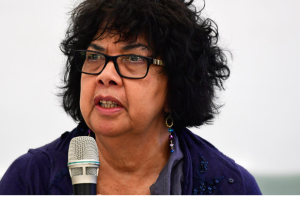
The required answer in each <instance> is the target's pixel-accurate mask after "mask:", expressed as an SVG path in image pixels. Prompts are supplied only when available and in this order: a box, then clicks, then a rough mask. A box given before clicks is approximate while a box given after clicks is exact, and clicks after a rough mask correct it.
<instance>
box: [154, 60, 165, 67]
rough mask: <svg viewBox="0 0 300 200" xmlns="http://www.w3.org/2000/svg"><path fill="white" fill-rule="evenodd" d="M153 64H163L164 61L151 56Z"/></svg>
mask: <svg viewBox="0 0 300 200" xmlns="http://www.w3.org/2000/svg"><path fill="white" fill-rule="evenodd" d="M153 64H154V65H160V66H164V65H165V63H164V62H163V61H162V60H158V59H155V58H153Z"/></svg>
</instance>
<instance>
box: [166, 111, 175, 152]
mask: <svg viewBox="0 0 300 200" xmlns="http://www.w3.org/2000/svg"><path fill="white" fill-rule="evenodd" d="M169 122H170V124H169ZM166 125H167V127H168V131H169V133H170V135H169V140H170V147H171V153H174V149H173V146H174V144H173V135H172V133H173V132H174V129H172V126H173V118H172V116H171V114H170V115H169V116H168V117H167V119H166Z"/></svg>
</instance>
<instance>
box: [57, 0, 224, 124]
mask: <svg viewBox="0 0 300 200" xmlns="http://www.w3.org/2000/svg"><path fill="white" fill-rule="evenodd" d="M192 3H193V0H191V1H188V2H185V1H184V0H85V1H83V2H82V3H80V4H79V5H78V6H77V7H76V8H75V9H74V10H73V11H72V15H71V21H70V26H69V28H68V30H67V32H66V38H65V39H64V40H63V41H62V43H61V46H60V48H61V50H62V52H63V53H64V54H65V55H66V56H67V57H68V60H67V63H66V68H65V74H64V79H63V84H64V85H63V86H62V87H61V88H62V93H61V96H62V106H63V108H64V110H65V111H66V112H67V113H68V114H69V115H70V116H71V117H72V118H73V119H74V120H75V121H80V122H83V121H84V120H83V117H82V114H81V111H80V107H79V99H80V78H81V73H80V72H78V71H77V70H76V67H75V63H74V51H75V50H78V49H87V47H88V45H89V44H90V43H91V42H92V41H93V40H94V39H95V37H96V34H97V33H98V32H99V30H101V34H100V35H97V36H98V37H100V36H104V34H105V33H107V32H109V33H114V34H117V35H119V36H120V37H119V38H120V39H119V41H128V40H130V41H135V40H136V39H137V37H138V36H140V35H142V36H143V37H144V38H145V39H146V41H147V42H148V44H149V45H150V46H151V49H152V51H153V55H154V56H159V57H160V58H161V59H162V60H163V61H164V62H165V66H164V70H163V73H165V74H166V75H167V77H168V94H167V102H168V106H169V109H170V110H171V114H172V118H173V121H174V128H182V127H193V126H196V127H197V126H201V125H203V124H204V123H210V122H212V119H213V118H214V116H215V115H216V114H217V113H218V112H219V108H220V105H218V103H216V102H215V99H216V90H217V89H220V90H223V89H224V87H223V82H224V80H226V79H227V78H228V77H229V74H230V70H229V68H228V66H227V57H226V55H225V53H224V51H223V50H222V49H221V48H220V47H218V46H217V42H218V38H219V34H218V27H217V25H216V23H215V22H214V21H212V20H211V19H209V18H204V17H202V16H200V15H201V12H202V10H201V11H197V9H196V8H195V6H193V5H192Z"/></svg>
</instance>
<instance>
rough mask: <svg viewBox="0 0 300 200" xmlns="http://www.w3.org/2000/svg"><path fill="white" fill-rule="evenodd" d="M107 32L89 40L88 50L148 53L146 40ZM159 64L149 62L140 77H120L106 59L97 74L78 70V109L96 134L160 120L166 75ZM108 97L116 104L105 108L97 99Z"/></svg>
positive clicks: (151, 124)
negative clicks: (127, 39)
mask: <svg viewBox="0 0 300 200" xmlns="http://www.w3.org/2000/svg"><path fill="white" fill-rule="evenodd" d="M117 39H118V37H116V36H115V37H113V36H109V35H108V36H107V37H105V38H104V39H98V40H95V41H93V42H92V43H91V45H90V46H89V47H88V50H93V51H98V52H101V53H104V54H106V55H110V56H116V55H121V54H136V55H141V56H146V57H151V51H150V49H149V48H147V46H148V44H147V43H146V42H145V41H144V40H143V39H142V38H138V40H137V41H136V42H135V43H127V42H117V43H115V41H116V40H117ZM161 70H162V66H157V65H154V64H151V65H150V68H149V72H148V74H147V76H146V77H145V78H143V79H127V78H122V77H120V76H119V74H118V73H117V71H116V69H115V66H114V63H113V62H112V61H110V62H109V63H108V64H107V66H106V67H105V69H104V70H103V71H102V73H101V74H99V75H87V74H82V77H81V90H80V109H81V112H82V115H83V118H84V120H85V122H86V124H87V125H88V126H89V127H90V128H91V129H92V130H93V131H94V132H95V133H97V134H101V135H106V136H118V135H120V134H124V133H126V132H136V133H141V132H143V131H145V130H149V129H150V128H151V127H152V128H153V127H155V126H157V125H158V124H159V123H160V124H161V123H163V122H164V115H165V114H164V113H165V110H166V109H167V108H166V96H167V77H166V75H165V74H163V73H160V71H161ZM100 101H101V102H102V103H103V101H112V102H115V103H117V104H118V106H117V107H113V108H105V107H103V106H104V105H103V104H100V103H99V102H100Z"/></svg>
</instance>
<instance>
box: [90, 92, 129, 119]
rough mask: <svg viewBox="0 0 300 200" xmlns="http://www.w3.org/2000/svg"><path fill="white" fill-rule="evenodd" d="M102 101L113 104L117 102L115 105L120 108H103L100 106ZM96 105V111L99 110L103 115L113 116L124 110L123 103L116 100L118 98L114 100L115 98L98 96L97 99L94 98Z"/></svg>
mask: <svg viewBox="0 0 300 200" xmlns="http://www.w3.org/2000/svg"><path fill="white" fill-rule="evenodd" d="M100 100H104V101H113V102H115V103H117V104H118V107H114V108H104V107H101V106H100V105H99V101H100ZM94 103H95V107H96V109H97V110H98V111H99V112H100V113H101V114H104V115H112V114H114V113H118V112H120V111H121V110H122V109H123V105H122V103H121V102H120V101H119V100H118V99H116V98H114V97H112V96H103V95H98V96H96V97H95V98H94Z"/></svg>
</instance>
